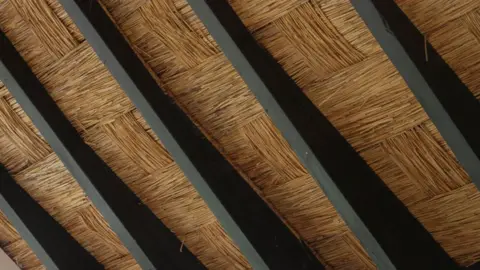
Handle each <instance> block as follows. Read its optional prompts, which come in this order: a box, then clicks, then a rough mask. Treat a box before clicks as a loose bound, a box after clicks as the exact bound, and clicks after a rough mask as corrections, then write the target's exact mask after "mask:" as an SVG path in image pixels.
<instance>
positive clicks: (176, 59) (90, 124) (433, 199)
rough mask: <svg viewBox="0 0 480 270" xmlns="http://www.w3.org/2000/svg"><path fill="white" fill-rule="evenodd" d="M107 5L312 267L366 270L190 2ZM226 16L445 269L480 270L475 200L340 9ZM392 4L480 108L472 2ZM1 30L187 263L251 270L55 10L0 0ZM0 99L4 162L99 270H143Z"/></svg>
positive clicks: (6, 98) (357, 248)
mask: <svg viewBox="0 0 480 270" xmlns="http://www.w3.org/2000/svg"><path fill="white" fill-rule="evenodd" d="M101 2H102V3H103V4H104V5H105V6H106V8H107V10H108V11H109V12H110V14H111V16H112V18H113V19H114V20H115V22H116V23H117V25H118V26H119V28H120V29H121V31H122V32H123V33H124V34H125V36H126V37H127V38H128V40H129V41H130V42H131V45H132V47H133V48H134V49H135V50H136V52H137V53H138V54H139V55H140V56H141V57H142V58H143V60H145V62H146V64H147V65H148V66H149V67H150V68H152V69H153V71H154V72H155V73H156V74H157V75H158V81H159V83H160V84H161V86H162V87H163V89H165V90H166V91H167V92H168V93H169V94H170V95H171V96H173V97H174V99H175V100H176V101H177V102H178V104H179V105H180V106H181V107H182V108H183V109H184V110H185V112H186V113H187V114H188V115H189V116H190V117H191V118H192V120H193V121H194V122H195V123H196V124H197V125H198V126H199V127H200V128H201V129H202V131H204V133H205V134H206V135H207V137H208V138H209V139H210V140H211V141H212V143H213V144H214V145H215V146H216V147H217V148H218V150H219V151H220V152H222V153H223V154H224V155H225V157H226V158H227V159H228V160H229V161H230V162H231V163H232V164H233V165H234V166H235V168H236V169H237V170H238V171H239V172H240V173H241V174H242V175H243V176H244V178H245V180H246V181H248V182H249V183H251V184H252V185H253V186H254V187H255V188H256V190H257V191H258V192H259V194H261V196H262V197H263V198H265V200H267V202H268V203H269V204H270V205H271V207H272V209H274V210H275V211H276V212H277V213H278V214H279V215H280V216H281V217H282V218H283V219H284V221H285V222H286V223H287V224H288V225H289V226H290V227H291V229H292V231H294V233H295V234H297V235H298V236H299V237H300V238H301V239H302V240H303V241H305V242H306V244H307V245H308V247H310V248H311V249H312V250H313V251H314V252H315V253H316V255H317V256H318V258H319V259H320V260H321V261H322V263H324V264H325V265H327V266H331V267H332V268H334V269H362V268H366V269H372V268H375V266H374V264H373V263H372V261H371V259H370V258H369V257H368V255H367V253H366V252H365V251H364V250H363V248H362V247H361V245H360V243H359V242H358V240H357V239H356V238H355V236H354V235H353V234H352V232H351V231H350V230H349V229H348V228H347V227H346V225H345V224H344V222H343V221H342V219H341V218H340V217H339V216H338V214H337V213H336V211H335V209H334V208H333V206H332V205H331V204H330V202H329V201H328V200H327V199H326V197H325V195H324V194H323V193H322V191H321V190H320V188H319V187H318V185H317V184H316V182H315V181H314V180H313V179H312V177H311V176H310V175H309V174H308V173H307V171H306V170H305V168H304V167H303V166H302V165H301V164H300V162H299V161H298V159H297V158H296V156H295V155H294V153H293V151H292V150H291V149H290V147H289V146H288V144H287V143H286V141H285V140H284V139H283V138H282V136H281V135H280V133H279V131H278V130H277V129H276V128H275V127H274V126H273V124H272V122H271V120H270V119H269V117H268V116H267V115H266V114H265V112H264V111H263V109H262V107H261V106H260V104H259V103H258V102H257V100H256V99H255V97H254V96H253V94H252V93H251V92H250V91H249V89H248V88H247V87H246V85H245V84H244V82H243V81H242V79H241V78H240V77H239V75H238V74H237V73H236V72H235V70H234V69H233V67H232V66H231V65H230V63H229V62H228V61H227V59H226V58H225V57H224V56H223V54H222V53H221V52H220V50H219V48H218V46H217V45H216V43H215V42H214V41H213V39H212V38H211V37H210V36H209V34H208V32H207V30H206V29H205V27H204V26H203V25H202V24H201V22H200V21H199V20H198V19H197V17H196V16H195V15H194V13H193V12H192V10H191V9H190V7H189V6H188V5H187V4H186V3H185V2H184V1H174V0H104V1H101ZM230 3H231V5H232V7H233V8H234V9H235V11H236V12H237V14H239V16H240V17H241V19H242V20H243V22H244V23H245V24H246V26H247V27H248V28H249V30H250V31H251V32H252V34H253V35H254V37H255V38H256V39H257V40H258V42H259V43H260V44H261V45H263V46H264V47H265V48H266V49H267V50H268V51H269V52H270V53H271V54H272V55H273V56H274V57H275V58H276V59H277V61H278V62H279V63H280V64H282V66H283V67H284V69H285V70H286V71H287V72H288V73H289V74H290V76H292V78H294V79H295V80H296V82H297V84H298V85H299V86H300V87H301V88H302V89H303V91H304V93H305V94H306V95H307V96H308V97H309V98H310V99H311V100H312V101H313V102H314V104H315V105H317V106H318V108H319V109H320V110H321V111H322V112H323V113H324V114H325V115H326V116H327V117H328V119H329V120H330V121H331V122H332V123H333V124H334V125H335V126H336V128H337V129H339V130H340V132H341V133H342V134H343V135H344V136H345V137H346V139H347V140H348V141H349V142H350V143H351V144H352V145H353V146H354V147H355V149H356V150H357V151H358V152H359V153H360V154H361V155H362V157H363V158H364V159H365V160H366V161H367V162H368V163H369V164H370V166H371V167H372V168H373V169H374V171H375V172H376V173H377V174H378V175H379V176H380V177H381V178H382V179H383V180H384V181H385V183H387V185H388V186H389V187H390V188H391V189H392V190H393V192H395V194H396V195H397V196H398V197H399V198H400V199H401V200H402V201H403V203H404V204H405V205H407V207H408V208H409V210H410V211H411V212H412V213H413V214H414V215H415V216H416V217H417V218H418V219H419V220H420V222H422V224H423V225H424V226H425V227H426V229H427V230H428V231H429V232H430V233H432V235H433V237H434V238H435V239H436V240H437V241H438V242H439V243H440V244H441V246H442V247H443V248H444V249H445V250H446V251H447V252H448V253H449V255H450V256H451V257H453V258H454V259H455V260H456V261H457V262H458V263H459V264H461V265H464V266H467V265H470V264H472V263H474V262H476V261H478V260H479V259H480V258H479V257H480V248H479V247H478V244H477V243H478V241H479V240H480V239H479V238H480V234H479V233H478V230H479V229H480V223H479V222H478V218H477V217H476V216H477V213H478V211H480V197H479V195H478V191H477V189H476V188H475V186H474V185H473V184H472V183H471V181H470V180H469V178H468V176H467V175H466V173H465V171H464V170H463V169H462V168H461V166H460V165H459V164H458V163H457V161H456V160H455V158H454V156H453V154H452V153H451V151H450V150H449V148H448V146H447V145H446V144H445V142H444V141H443V139H442V138H441V136H440V135H439V134H438V131H437V130H436V129H435V127H434V126H433V125H432V123H431V121H430V120H429V119H428V117H427V115H426V114H425V112H424V111H423V110H422V108H421V107H420V105H419V104H418V102H417V101H416V100H415V98H414V96H413V94H412V93H411V92H410V90H409V89H408V87H407V86H406V84H405V83H404V81H403V80H402V78H401V76H400V75H399V74H398V72H397V71H396V69H395V68H394V66H393V65H392V64H391V63H390V62H389V60H388V58H387V57H386V56H385V55H384V54H383V52H382V51H381V49H380V47H379V46H378V44H377V43H376V42H375V40H374V39H373V37H372V36H371V34H370V33H369V31H368V29H367V28H366V27H365V26H364V24H363V22H362V20H361V19H360V17H359V16H358V15H357V14H356V13H355V11H354V10H353V8H352V7H351V5H350V3H349V2H348V1H347V0H312V1H298V0H295V1H294V0H282V1H273V0H268V1H265V0H264V1H260V0H232V1H230ZM397 3H398V4H399V5H400V7H401V8H403V10H404V11H405V12H406V13H407V15H408V16H409V17H410V18H411V19H412V21H413V22H414V23H415V24H416V25H417V27H418V28H419V29H420V30H421V31H422V32H424V33H425V34H426V36H427V38H428V40H429V41H430V42H431V43H432V45H433V46H434V47H435V48H436V49H437V50H438V51H439V52H440V54H441V55H442V56H443V57H444V59H445V60H446V61H447V62H448V64H450V66H451V67H452V68H453V69H454V70H455V71H456V73H457V74H458V76H459V77H460V78H461V79H462V80H463V82H464V83H465V84H466V85H467V86H468V87H469V89H470V90H471V91H472V92H473V93H474V94H476V95H477V94H478V88H479V87H478V82H477V81H478V78H477V77H478V76H477V75H476V74H477V73H478V72H477V69H478V67H479V66H480V65H478V64H477V63H478V62H479V61H480V55H479V53H478V51H479V48H480V43H479V42H480V41H479V40H480V13H478V12H477V8H479V6H480V2H478V1H474V0H454V1H447V0H442V1H433V0H427V1H415V0H398V1H397ZM0 28H1V29H2V30H3V31H4V32H6V35H7V36H8V38H9V39H10V40H12V41H13V42H14V45H15V46H16V48H17V50H19V51H20V52H21V54H22V56H23V57H24V58H25V59H26V61H27V62H28V64H29V65H30V67H31V68H32V69H33V71H34V72H35V74H36V75H37V77H38V78H39V79H40V81H41V82H42V83H43V84H44V86H45V87H46V89H47V90H48V91H49V92H50V94H51V95H52V97H53V98H54V100H55V101H56V102H57V104H58V105H59V106H60V108H61V109H62V111H63V112H64V114H65V115H66V116H67V118H68V119H69V120H70V121H71V122H72V124H73V125H74V126H75V127H76V129H77V131H78V132H79V133H80V134H81V135H82V137H83V139H84V140H85V141H86V142H87V143H88V144H89V145H90V146H91V147H92V148H93V149H94V150H95V151H96V153H97V154H98V155H99V156H100V157H101V158H103V159H104V161H105V162H106V163H107V164H108V165H109V166H110V167H111V168H112V169H113V170H114V171H115V172H116V173H117V174H118V175H119V176H120V177H121V178H122V179H123V180H124V181H125V183H127V184H128V185H129V187H130V188H131V189H132V190H133V191H134V192H135V193H136V194H137V195H138V196H139V197H140V198H141V199H142V201H143V202H144V203H145V204H146V205H147V206H148V207H150V208H151V209H152V210H153V212H154V213H155V214H156V215H157V216H158V217H159V218H160V219H161V220H162V221H163V222H164V223H165V224H166V225H167V226H168V227H169V228H170V229H171V230H172V231H173V232H174V233H175V234H176V235H177V236H178V237H179V239H181V240H182V241H183V242H184V245H185V246H186V247H188V248H189V249H190V250H191V251H192V252H193V253H194V254H195V255H196V256H197V257H199V258H200V260H201V261H202V262H203V263H204V264H205V265H206V266H207V267H208V268H212V269H245V268H249V264H248V262H247V261H246V259H245V258H244V257H243V255H242V254H241V253H240V251H239V250H238V248H237V247H236V246H235V245H234V244H233V242H232V241H231V240H230V238H229V237H228V236H227V234H226V233H225V232H224V231H223V229H222V227H221V226H220V225H219V223H218V221H217V220H216V219H215V217H214V216H213V214H212V213H211V211H210V210H209V209H208V208H207V206H206V204H205V202H204V201H203V200H202V199H201V198H200V197H199V195H198V193H197V192H196V191H195V190H194V189H193V187H192V185H191V184H190V183H189V182H188V180H187V179H186V178H185V176H184V175H183V173H182V172H181V170H180V169H179V168H178V166H177V165H176V164H175V162H174V161H173V160H172V158H171V157H170V156H169V154H168V153H167V151H166V150H165V149H164V148H163V146H162V145H161V142H159V140H158V139H157V138H156V136H155V135H154V134H153V132H152V131H151V130H150V128H149V127H148V125H147V124H146V122H145V121H144V119H143V118H142V116H141V115H140V114H139V113H138V111H137V110H136V109H135V108H134V106H133V105H132V104H131V103H130V101H129V100H128V99H127V97H126V96H125V94H124V93H123V91H122V90H121V89H120V87H119V86H118V84H117V83H116V82H115V80H114V79H113V78H112V76H111V75H110V74H109V72H108V71H107V69H106V68H105V67H104V66H103V65H102V62H101V61H99V60H98V58H97V56H96V55H95V53H94V52H93V50H92V49H91V47H90V46H89V44H88V43H87V42H86V41H85V40H84V38H83V37H82V35H81V34H80V32H79V31H78V30H77V28H76V27H75V25H74V24H73V22H72V21H71V20H70V19H69V18H68V16H67V15H66V13H65V12H64V11H63V9H62V7H61V6H60V5H59V4H58V3H57V2H56V1H54V0H39V1H32V0H2V1H0ZM0 96H1V99H0V162H1V163H3V164H5V165H6V166H7V167H8V168H9V169H10V171H11V173H12V174H13V175H14V178H15V179H16V180H17V182H18V183H19V184H20V185H21V186H22V187H23V188H24V189H25V190H27V192H29V194H30V195H31V196H32V197H33V198H34V199H35V200H37V201H38V202H39V203H40V204H41V205H42V206H43V207H44V208H45V209H46V210H47V211H48V212H49V213H50V214H51V215H52V216H53V217H54V218H55V219H56V220H57V221H59V222H60V224H62V225H63V226H64V227H65V228H66V229H67V230H68V232H69V233H70V234H72V235H73V236H74V237H75V239H77V241H79V242H80V244H82V246H84V247H85V248H86V249H87V250H88V251H89V252H90V253H91V254H93V255H94V256H95V257H96V259H97V260H98V261H100V262H101V263H102V264H104V265H105V266H106V267H107V268H108V269H138V268H139V267H138V265H137V264H136V262H135V260H134V259H133V257H132V256H131V255H130V254H129V252H128V251H127V250H126V248H125V247H124V246H123V245H122V244H121V242H120V241H119V239H118V237H117V236H116V235H115V234H114V233H113V232H112V231H111V229H110V228H109V226H108V225H107V224H106V222H105V220H104V219H103V217H102V216H101V215H100V214H99V212H98V211H97V210H96V208H95V207H94V206H93V205H92V204H91V202H90V201H89V200H88V198H87V197H86V196H85V194H84V193H83V191H82V190H81V189H80V187H79V186H78V184H77V183H76V182H75V180H74V179H73V178H72V177H71V176H70V174H69V173H68V171H66V169H65V168H64V167H63V165H62V163H61V162H60V161H59V159H58V157H57V156H56V155H55V154H54V153H53V152H52V150H51V148H50V147H49V146H48V144H46V143H45V141H44V140H43V138H42V137H41V135H39V132H38V131H37V130H36V128H35V127H34V126H33V125H32V123H31V122H30V120H29V119H28V117H27V116H26V115H25V114H24V112H23V111H22V109H21V108H20V107H19V106H18V104H17V103H16V101H15V100H14V99H13V98H12V96H11V95H10V94H9V92H8V90H7V89H6V88H5V87H3V88H1V89H0ZM346 169H348V168H346ZM353 180H358V179H352V181H353ZM0 222H1V226H0V246H1V247H2V248H3V249H4V250H5V251H6V252H7V253H8V254H9V255H10V256H11V257H12V258H13V259H14V260H15V261H16V262H17V263H18V264H19V265H20V266H22V267H23V268H26V269H42V265H41V264H40V262H39V261H38V260H37V259H36V258H35V256H34V255H33V253H32V252H31V251H30V249H29V248H28V246H27V245H26V244H25V242H24V241H23V240H22V239H21V238H20V237H19V235H18V234H17V233H16V232H15V230H14V229H13V228H12V227H11V226H10V224H9V222H8V221H7V220H6V219H5V218H4V216H1V215H0ZM181 249H182V247H181V246H180V247H179V252H181Z"/></svg>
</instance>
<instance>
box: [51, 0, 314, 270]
mask: <svg viewBox="0 0 480 270" xmlns="http://www.w3.org/2000/svg"><path fill="white" fill-rule="evenodd" d="M60 2H61V3H62V5H63V6H64V7H65V9H66V10H67V12H68V13H69V14H70V15H71V17H72V18H73V19H74V21H75V22H76V23H77V25H78V27H79V28H80V30H81V31H82V33H84V35H85V37H86V39H87V40H88V41H89V42H90V44H91V45H92V46H93V47H94V49H95V51H96V52H97V54H98V55H99V57H100V59H102V61H103V62H104V64H105V66H107V67H108V68H109V70H110V71H111V73H112V75H113V76H114V77H115V78H116V79H117V81H118V82H119V83H120V85H121V86H122V87H123V89H124V91H125V93H126V94H127V95H128V96H129V97H130V99H132V101H133V102H134V103H135V105H136V107H137V108H138V110H139V111H140V112H141V113H142V114H143V115H144V117H145V119H146V121H147V122H148V123H149V125H150V126H151V127H152V130H153V131H154V132H155V134H156V135H158V137H159V138H160V139H161V140H162V141H163V142H164V144H165V147H166V148H167V150H169V152H170V153H171V154H172V156H173V157H174V158H175V160H176V161H177V163H178V165H179V166H180V167H181V168H182V170H183V171H184V172H185V174H186V175H187V177H189V179H190V181H191V182H192V184H193V185H194V186H195V187H196V189H197V190H198V191H199V193H200V195H201V196H202V197H203V198H204V200H205V201H206V202H207V204H208V206H209V207H210V209H212V211H213V213H214V214H215V215H216V217H217V218H218V219H219V221H220V222H221V224H222V226H223V227H224V228H225V230H226V231H227V233H228V235H230V236H231V237H232V239H233V240H234V241H235V242H236V243H237V245H238V246H239V248H240V249H241V250H242V252H243V254H244V255H245V256H246V257H247V259H248V260H249V262H250V264H251V265H252V266H253V267H254V268H259V269H268V268H275V269H295V268H305V269H323V266H322V264H321V263H320V262H319V261H318V260H316V259H315V256H314V255H313V254H312V253H311V251H310V250H309V249H308V248H305V246H304V245H303V243H302V241H301V240H299V239H298V238H297V237H296V236H295V235H294V234H293V233H292V232H291V231H290V230H289V228H288V227H287V226H285V224H283V222H282V220H281V219H279V218H278V217H277V215H276V213H275V212H274V211H272V209H270V207H269V206H268V204H266V203H265V202H264V201H263V200H262V198H261V197H259V196H258V194H257V193H256V191H255V190H254V189H253V188H252V187H251V186H250V185H249V184H248V183H247V182H245V181H244V179H243V178H242V177H241V175H240V174H239V173H238V172H237V171H236V170H235V169H234V168H233V167H232V166H231V165H230V164H229V163H228V161H227V160H225V159H224V157H223V156H222V155H221V153H219V152H218V151H216V149H215V148H214V146H213V145H212V144H211V143H210V142H209V141H208V140H207V139H206V138H205V137H204V135H203V134H202V133H201V131H200V130H199V129H198V128H197V127H196V126H195V125H194V124H193V123H192V122H191V120H190V119H189V118H188V116H187V115H185V114H184V112H183V111H182V110H181V108H180V107H178V106H177V105H176V104H175V102H174V100H173V99H171V98H170V97H169V96H168V95H166V94H165V93H163V90H162V89H161V88H160V87H158V85H157V82H156V80H155V78H154V77H152V75H151V74H150V70H149V69H148V68H146V67H145V66H144V63H143V62H142V61H141V60H140V59H139V58H138V57H137V55H136V54H135V52H134V51H133V50H132V49H131V47H130V45H129V44H128V42H127V41H126V40H125V39H124V37H123V35H122V34H121V32H120V31H118V30H117V27H116V26H115V25H114V23H113V22H112V21H111V19H110V17H109V15H108V14H107V13H105V11H104V10H103V7H102V6H101V5H100V4H98V3H97V2H83V1H78V0H61V1H60ZM161 7H162V6H155V7H154V8H153V10H157V9H162V8H161ZM169 8H170V6H169V5H163V10H165V11H168V10H169ZM158 16H159V17H161V18H163V17H165V16H161V14H159V15H158ZM148 17H151V16H148ZM144 19H145V18H144ZM168 21H169V20H167V22H168ZM163 23H166V22H163ZM171 23H172V24H179V23H180V21H177V20H174V19H172V21H171ZM180 25H181V26H184V25H183V24H180ZM167 32H168V31H167ZM162 35H163V34H162ZM174 37H175V35H173V38H174ZM187 37H189V36H187ZM169 38H172V35H170V36H169ZM186 39H187V41H188V38H186ZM169 46H172V44H170V43H169ZM191 49H194V48H188V50H189V51H190V50H191ZM195 57H198V58H202V57H204V56H203V55H193V54H192V55H188V59H193V58H195Z"/></svg>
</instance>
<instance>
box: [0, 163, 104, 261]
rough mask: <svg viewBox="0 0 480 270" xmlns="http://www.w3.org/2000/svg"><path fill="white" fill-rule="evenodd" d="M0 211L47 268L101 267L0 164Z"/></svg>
mask: <svg viewBox="0 0 480 270" xmlns="http://www.w3.org/2000/svg"><path fill="white" fill-rule="evenodd" d="M0 210H1V211H2V212H3V213H4V214H5V215H6V216H7V218H8V220H10V222H11V223H12V224H13V226H14V227H15V229H16V230H17V231H18V232H19V233H20V236H22V238H23V239H24V240H25V241H26V242H27V244H28V245H29V246H30V248H32V250H33V252H35V254H36V255H37V257H38V258H39V259H40V261H42V263H43V264H44V265H45V266H46V267H47V268H48V269H77V270H84V269H92V270H95V269H103V266H102V265H101V264H99V263H98V262H97V261H96V260H95V258H93V257H92V256H91V255H90V253H88V252H87V251H86V250H85V249H83V248H82V246H80V244H79V243H77V241H75V239H74V238H73V237H72V236H71V235H70V234H69V233H68V232H67V231H65V229H63V227H62V226H61V225H60V224H58V223H57V222H56V221H55V219H53V218H52V217H51V216H50V215H49V214H48V213H47V212H46V211H45V210H44V209H43V208H42V207H41V206H40V205H39V204H38V203H37V202H36V201H35V200H34V199H32V198H31V197H30V196H29V195H28V194H27V192H25V191H24V190H23V189H22V188H21V187H20V186H19V185H18V184H17V183H16V182H15V180H14V179H13V178H12V177H11V176H10V174H9V173H8V171H7V169H6V168H5V167H4V166H3V165H2V164H0Z"/></svg>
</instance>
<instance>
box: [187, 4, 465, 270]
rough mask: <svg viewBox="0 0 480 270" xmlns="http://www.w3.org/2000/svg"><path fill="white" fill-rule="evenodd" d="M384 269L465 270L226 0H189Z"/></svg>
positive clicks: (334, 203) (297, 152)
mask: <svg viewBox="0 0 480 270" xmlns="http://www.w3.org/2000/svg"><path fill="white" fill-rule="evenodd" d="M188 2H189V4H190V6H191V7H192V8H193V10H194V11H195V12H196V14H197V15H198V16H199V17H200V19H201V20H202V21H203V23H204V24H205V25H206V27H207V29H208V30H209V31H210V34H211V35H212V36H213V38H214V39H215V40H216V41H217V43H218V44H219V45H220V47H221V48H222V50H223V51H224V53H225V54H226V56H227V57H228V58H229V60H230V61H231V62H232V64H233V65H234V66H235V68H236V69H237V71H238V72H239V73H240V75H241V76H242V77H243V79H244V81H245V82H246V83H247V85H248V86H249V87H250V90H251V91H252V92H253V93H254V94H255V95H256V96H257V98H258V100H259V101H260V103H261V104H262V106H263V107H264V108H265V111H266V112H267V113H268V114H269V115H270V117H271V118H272V120H273V122H274V123H275V124H276V126H277V127H278V128H279V130H280V131H281V132H282V134H283V136H284V137H285V138H286V139H287V141H288V142H289V144H290V145H291V146H292V148H293V149H294V151H295V152H296V154H297V156H298V157H299V159H300V160H301V161H302V163H303V164H304V165H305V167H306V168H307V169H308V171H309V172H310V173H311V175H312V176H313V177H314V178H315V179H316V180H317V182H318V183H319V185H320V186H321V187H322V188H323V190H324V192H325V194H326V195H327V196H328V198H329V199H330V201H331V202H332V203H333V205H334V206H335V208H336V209H337V210H338V212H339V213H340V215H341V216H342V217H343V219H344V220H345V221H346V223H347V224H348V226H349V227H350V228H351V229H352V231H353V232H354V233H355V235H356V236H357V237H358V239H359V240H360V241H361V243H362V245H363V246H364V247H365V249H366V251H367V252H368V254H369V255H370V257H371V258H372V259H373V260H374V261H375V263H376V264H377V266H378V267H379V268H380V269H458V267H457V265H456V264H455V263H454V261H453V260H452V259H451V258H450V257H449V256H448V255H447V254H446V252H445V251H444V250H443V249H442V248H441V247H440V246H439V245H438V244H437V243H436V242H435V240H434V239H433V238H432V236H431V235H430V233H429V232H428V231H426V230H425V228H424V227H423V226H422V225H421V224H420V223H419V222H418V221H417V220H416V219H415V218H414V217H413V216H412V215H411V213H410V212H409V211H408V209H407V208H406V207H405V206H404V205H403V204H402V203H401V202H400V200H399V199H398V198H397V197H396V196H395V195H394V194H393V193H392V192H391V191H390V190H389V189H388V187H386V185H385V184H384V182H383V181H382V180H381V179H380V178H379V177H378V176H377V175H376V174H375V173H374V172H373V171H372V170H371V168H370V167H369V166H368V165H367V164H366V162H365V161H364V160H363V159H362V158H361V157H360V156H359V155H358V154H357V153H356V152H355V150H354V149H353V148H352V147H351V146H350V145H349V144H348V142H347V141H346V140H345V139H344V138H343V137H342V135H341V134H340V133H339V132H338V131H337V130H336V129H335V127H334V126H333V125H332V124H331V123H330V122H329V121H328V120H327V119H326V117H325V116H324V115H322V113H321V112H319V111H318V109H317V108H316V107H315V105H314V104H313V103H312V102H311V101H310V100H309V99H308V98H307V97H306V96H305V95H304V94H303V93H302V91H301V90H300V89H299V87H298V86H297V85H296V84H295V82H294V81H293V80H292V79H291V78H290V77H289V76H288V75H287V74H286V72H285V71H284V70H283V69H282V68H281V66H280V65H279V64H278V63H277V62H276V61H275V60H274V59H273V58H272V56H271V55H270V54H269V53H268V52H267V51H266V50H264V49H263V48H261V47H260V46H259V45H258V44H257V43H256V41H255V39H254V38H253V37H252V35H251V34H250V33H249V31H248V29H246V28H245V26H244V25H243V24H242V22H241V21H240V19H239V18H238V16H237V15H236V14H235V12H234V11H233V10H232V8H231V7H230V5H229V4H228V3H227V1H226V0H211V1H205V0H188Z"/></svg>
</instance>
